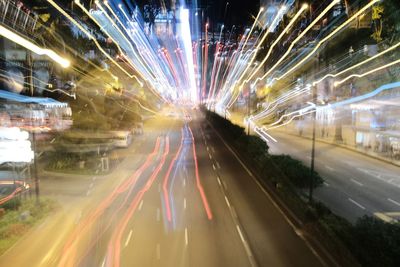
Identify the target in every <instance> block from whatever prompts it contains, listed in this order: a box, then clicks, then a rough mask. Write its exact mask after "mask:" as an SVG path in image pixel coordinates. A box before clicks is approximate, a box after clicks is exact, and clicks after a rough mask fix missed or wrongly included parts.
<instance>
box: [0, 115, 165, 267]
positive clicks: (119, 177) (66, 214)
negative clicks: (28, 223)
mask: <svg viewBox="0 0 400 267" xmlns="http://www.w3.org/2000/svg"><path fill="white" fill-rule="evenodd" d="M161 122H162V121H161ZM170 124H171V122H170V121H166V122H163V123H160V121H159V120H157V119H154V120H150V121H149V122H147V123H146V127H147V131H148V132H147V133H146V135H145V137H143V138H142V139H143V140H144V141H143V143H141V144H140V145H139V146H136V145H133V146H132V147H131V148H129V149H126V150H125V149H124V150H121V151H131V153H127V157H126V158H125V159H124V160H123V161H122V162H121V164H120V165H119V166H118V168H117V169H116V170H115V171H114V172H112V173H111V174H110V175H106V176H96V179H95V180H93V179H92V181H93V185H92V186H91V183H92V182H90V179H86V178H85V179H83V180H82V179H80V177H78V178H77V177H75V176H73V175H70V176H69V175H61V176H53V177H49V178H46V177H43V176H42V177H41V180H42V187H43V194H44V195H46V196H48V197H51V198H55V199H56V200H59V201H62V202H61V203H60V204H61V207H60V208H59V209H58V210H57V212H56V213H55V214H52V215H51V216H49V217H48V218H46V220H45V221H44V222H43V223H41V224H40V225H38V226H37V227H35V228H34V229H32V231H30V232H29V233H28V234H27V235H26V236H24V237H23V238H22V240H20V241H19V242H18V243H17V244H16V245H15V246H13V247H12V248H11V249H10V250H8V251H7V252H6V253H5V254H3V255H2V256H1V257H0V266H10V265H9V264H10V262H12V266H54V265H55V263H56V262H57V260H58V259H59V258H60V254H61V252H60V251H61V250H62V248H63V246H64V243H65V241H66V240H67V239H68V237H69V235H70V233H71V232H72V231H73V230H74V228H76V225H77V224H78V223H79V222H80V221H81V220H82V219H83V218H85V216H86V215H87V214H88V213H89V212H90V211H91V210H93V209H94V208H95V207H96V206H97V205H98V203H100V202H101V201H102V200H103V199H104V198H105V197H107V196H108V195H109V194H110V192H111V191H112V189H114V188H116V186H117V185H119V184H120V183H122V182H123V181H125V180H126V179H127V178H128V177H129V176H130V175H132V173H133V172H134V170H136V169H137V168H138V167H139V166H140V164H142V163H143V161H144V159H145V157H146V156H147V155H148V154H149V153H150V151H151V150H152V148H153V146H154V143H155V139H156V138H157V136H158V135H160V134H165V133H166V131H165V129H167V127H168V126H169V125H170ZM41 174H43V173H41ZM92 178H93V177H92ZM63 188H65V190H63ZM53 189H56V190H53ZM89 189H90V190H89ZM32 244H35V245H34V246H33V245H32ZM21 251H22V252H23V253H21Z"/></svg>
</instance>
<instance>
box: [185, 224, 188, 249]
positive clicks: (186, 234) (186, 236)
mask: <svg viewBox="0 0 400 267" xmlns="http://www.w3.org/2000/svg"><path fill="white" fill-rule="evenodd" d="M185 244H186V246H187V245H188V244H189V238H188V231H187V227H185Z"/></svg>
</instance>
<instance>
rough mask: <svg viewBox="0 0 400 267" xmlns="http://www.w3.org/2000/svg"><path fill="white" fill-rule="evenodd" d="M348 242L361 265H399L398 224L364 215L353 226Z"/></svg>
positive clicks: (399, 228)
mask: <svg viewBox="0 0 400 267" xmlns="http://www.w3.org/2000/svg"><path fill="white" fill-rule="evenodd" d="M352 234H353V238H352V240H351V241H353V242H349V244H348V245H349V246H352V248H353V252H354V254H355V255H356V256H357V258H358V259H359V260H360V262H361V264H362V265H363V266H377V267H378V266H387V267H389V266H400V224H399V223H396V224H391V223H386V222H384V221H382V220H380V219H377V218H374V217H368V216H364V217H362V218H361V219H359V220H358V221H357V222H356V224H355V226H354V227H353V232H352Z"/></svg>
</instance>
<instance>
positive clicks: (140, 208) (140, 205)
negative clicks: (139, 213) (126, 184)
mask: <svg viewBox="0 0 400 267" xmlns="http://www.w3.org/2000/svg"><path fill="white" fill-rule="evenodd" d="M142 206H143V199H142V201H140V204H139V208H138V209H139V210H142Z"/></svg>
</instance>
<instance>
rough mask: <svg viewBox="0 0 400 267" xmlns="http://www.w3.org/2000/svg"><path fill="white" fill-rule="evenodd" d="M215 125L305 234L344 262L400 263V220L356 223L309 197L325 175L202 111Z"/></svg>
mask: <svg viewBox="0 0 400 267" xmlns="http://www.w3.org/2000/svg"><path fill="white" fill-rule="evenodd" d="M204 112H205V113H206V116H207V119H208V121H209V122H210V123H211V125H212V126H213V127H214V128H215V129H216V130H217V131H218V132H219V133H220V134H221V135H222V136H223V137H224V138H225V140H226V141H227V142H228V143H230V144H231V145H232V147H233V148H234V149H235V150H236V152H238V153H237V154H238V155H239V156H240V157H241V158H242V160H243V161H245V162H246V164H247V165H248V166H249V167H250V168H251V169H252V170H253V172H254V173H255V174H256V176H257V178H258V180H259V181H260V183H261V184H262V185H263V186H264V187H265V188H266V190H267V191H269V192H271V193H272V195H275V196H276V200H277V202H278V203H279V204H280V205H281V206H283V208H284V209H286V210H288V212H289V214H294V215H295V217H296V218H298V219H300V221H301V227H302V229H303V230H304V232H305V234H306V235H309V236H312V237H313V239H315V240H317V242H318V243H320V244H321V245H322V246H323V247H324V248H325V249H326V250H327V251H329V252H330V253H331V255H333V256H334V257H335V260H336V261H337V262H338V263H339V264H340V265H341V266H368V267H375V266H376V267H378V266H379V267H380V266H385V267H390V266H400V223H387V222H384V221H382V220H380V219H377V218H375V217H370V216H365V217H362V218H360V219H358V220H357V221H356V222H355V223H354V224H352V223H350V222H348V221H347V220H345V219H344V218H342V217H339V216H337V215H335V214H334V213H333V212H332V211H331V210H330V209H329V208H328V207H326V206H325V205H324V204H322V203H320V202H315V201H313V202H312V203H309V202H308V199H307V193H308V191H307V190H306V189H308V188H309V186H310V181H311V179H312V177H313V187H314V188H316V187H318V186H321V185H322V184H323V179H322V178H321V177H320V176H319V175H318V173H314V174H313V175H311V171H310V169H309V168H308V167H307V166H305V165H304V164H303V163H302V162H300V161H298V160H296V159H293V158H291V157H290V156H288V155H270V154H269V153H268V145H267V144H266V143H265V142H264V141H263V140H262V139H261V138H259V137H257V136H247V135H246V134H245V131H244V129H243V128H242V127H240V126H237V125H235V124H232V123H231V122H230V121H229V120H226V119H224V118H222V117H221V116H219V115H217V114H215V113H212V112H210V111H204Z"/></svg>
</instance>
